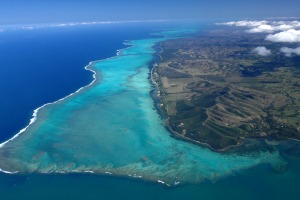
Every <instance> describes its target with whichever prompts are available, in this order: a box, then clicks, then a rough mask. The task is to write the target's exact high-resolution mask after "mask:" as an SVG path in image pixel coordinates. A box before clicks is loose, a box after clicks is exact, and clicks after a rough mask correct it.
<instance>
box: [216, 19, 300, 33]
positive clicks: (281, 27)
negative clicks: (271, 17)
mask: <svg viewBox="0 0 300 200" xmlns="http://www.w3.org/2000/svg"><path fill="white" fill-rule="evenodd" d="M218 25H227V26H238V27H246V28H248V30H247V32H249V33H274V32H279V31H286V30H290V29H300V21H297V20H294V21H265V20H263V21H232V22H225V23H218Z"/></svg>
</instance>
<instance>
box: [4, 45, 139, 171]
mask: <svg viewBox="0 0 300 200" xmlns="http://www.w3.org/2000/svg"><path fill="white" fill-rule="evenodd" d="M123 44H124V45H126V46H127V47H125V48H122V49H118V50H116V55H115V56H112V57H109V58H104V59H100V60H95V61H91V62H89V64H88V65H86V66H85V67H84V69H85V70H87V71H91V72H92V73H93V80H92V81H91V83H89V84H88V85H86V86H83V87H81V88H79V89H78V90H76V91H75V92H73V93H71V94H69V95H67V96H65V97H63V98H61V99H58V100H56V101H54V102H50V103H46V104H44V105H42V106H40V107H38V108H36V109H35V110H34V111H33V114H32V118H31V119H30V121H29V124H28V125H27V126H26V127H25V128H23V129H21V130H20V131H19V132H18V133H17V134H15V135H14V136H13V137H12V138H10V139H8V140H6V141H5V142H3V143H1V144H0V149H1V148H3V147H4V146H5V145H6V144H7V143H8V142H10V141H13V140H14V139H16V138H17V137H19V136H20V135H21V134H22V133H23V132H25V131H26V130H27V129H28V127H29V126H30V125H31V124H33V123H34V122H35V121H36V120H37V114H38V112H39V110H40V109H42V108H44V107H46V106H48V105H52V104H55V103H58V102H60V101H63V100H65V99H67V98H69V97H71V96H73V95H75V94H77V93H78V92H80V91H82V90H83V89H85V88H87V87H89V86H91V85H93V84H94V83H95V82H96V81H97V72H96V71H95V70H93V69H91V68H90V67H92V66H93V65H94V64H96V63H98V62H101V61H105V60H110V59H113V58H115V57H118V56H122V54H121V52H122V51H124V50H126V49H128V48H130V47H133V46H135V45H134V40H125V41H124V42H123ZM0 172H4V171H3V170H1V169H0Z"/></svg>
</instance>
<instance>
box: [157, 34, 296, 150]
mask: <svg viewBox="0 0 300 200" xmlns="http://www.w3.org/2000/svg"><path fill="white" fill-rule="evenodd" d="M247 36H248V35H247ZM259 45H260V46H261V45H265V46H268V47H269V48H271V49H272V50H273V52H274V53H273V54H272V55H271V56H267V57H263V56H259V55H255V54H253V53H251V50H252V49H253V48H255V47H257V46H259ZM161 47H162V49H163V52H162V53H161V54H160V55H161V57H162V61H161V62H160V63H159V66H158V67H157V68H155V70H154V72H153V74H152V76H153V78H154V80H155V81H156V82H157V84H158V86H159V90H160V91H159V92H158V96H159V97H160V99H161V107H162V108H163V110H164V112H165V113H166V115H167V116H168V123H169V126H170V128H171V129H172V130H173V131H175V132H176V133H177V134H178V135H179V136H182V137H184V138H187V139H191V140H193V141H196V142H200V143H205V144H208V145H210V146H211V147H212V148H213V149H215V150H224V149H226V148H228V147H230V146H235V145H239V144H242V142H243V140H245V139H246V138H257V137H258V138H271V139H275V140H282V139H286V138H293V139H297V140H298V139H300V132H299V131H300V124H299V123H300V107H299V106H300V102H299V99H300V83H299V80H300V67H299V66H300V59H299V58H297V57H294V58H289V57H285V56H283V55H281V54H278V53H275V50H274V49H276V44H272V43H269V42H267V41H264V40H263V39H262V37H261V35H259V34H253V35H250V36H249V38H248V39H245V38H244V33H243V32H242V31H232V30H227V31H221V30H216V31H213V32H210V33H207V34H206V35H201V36H198V37H193V38H185V39H183V38H180V39H176V40H171V41H166V42H163V43H162V44H161Z"/></svg>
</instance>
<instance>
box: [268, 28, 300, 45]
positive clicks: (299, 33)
mask: <svg viewBox="0 0 300 200" xmlns="http://www.w3.org/2000/svg"><path fill="white" fill-rule="evenodd" d="M266 40H268V41H271V42H289V43H295V42H300V30H295V29H290V30H287V31H283V32H279V33H276V34H270V35H267V37H266Z"/></svg>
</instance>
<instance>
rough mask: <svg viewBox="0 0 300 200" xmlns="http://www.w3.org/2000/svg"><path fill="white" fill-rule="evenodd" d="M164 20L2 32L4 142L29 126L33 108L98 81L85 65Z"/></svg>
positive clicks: (0, 128) (0, 130) (0, 119)
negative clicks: (93, 80)
mask: <svg viewBox="0 0 300 200" xmlns="http://www.w3.org/2000/svg"><path fill="white" fill-rule="evenodd" d="M163 26H164V25H163V24H156V25H154V24H151V23H148V24H138V23H134V24H130V23H127V24H106V25H93V26H75V27H61V28H59V27H54V28H43V29H35V30H11V31H6V32H3V33H0V142H3V141H5V140H7V139H9V138H10V137H12V136H13V135H14V134H15V133H17V132H18V131H19V130H20V129H22V128H24V127H25V126H26V125H27V124H28V123H29V120H30V118H31V115H32V112H33V110H34V109H36V108H37V107H40V106H42V105H43V104H45V103H48V102H53V101H56V100H58V99H60V98H62V97H64V96H66V95H68V94H70V93H72V92H75V91H76V90H77V89H78V88H80V87H82V86H84V85H87V84H88V83H89V82H91V81H92V73H91V72H89V71H86V70H85V69H84V66H86V65H88V63H89V62H90V61H94V60H100V59H103V58H108V57H111V56H114V55H115V54H116V51H117V50H118V49H121V48H124V47H125V45H124V44H123V42H124V41H125V40H131V39H140V38H146V37H149V33H150V32H151V31H152V30H153V29H158V28H163Z"/></svg>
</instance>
